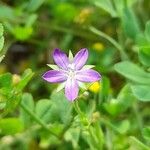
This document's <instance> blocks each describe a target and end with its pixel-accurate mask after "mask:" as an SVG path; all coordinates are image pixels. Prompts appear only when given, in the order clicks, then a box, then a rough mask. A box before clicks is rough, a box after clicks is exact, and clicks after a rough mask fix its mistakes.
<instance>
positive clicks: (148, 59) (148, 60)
mask: <svg viewBox="0 0 150 150" xmlns="http://www.w3.org/2000/svg"><path fill="white" fill-rule="evenodd" d="M149 51H150V48H149ZM139 59H140V62H141V63H142V64H143V65H145V66H147V67H150V55H147V54H146V53H144V52H143V50H142V49H141V50H140V51H139Z"/></svg>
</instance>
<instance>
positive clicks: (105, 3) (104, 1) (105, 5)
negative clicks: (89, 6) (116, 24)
mask: <svg viewBox="0 0 150 150" xmlns="http://www.w3.org/2000/svg"><path fill="white" fill-rule="evenodd" d="M94 2H95V5H96V6H97V7H100V8H102V9H104V10H105V11H107V12H108V13H109V14H110V15H111V16H112V17H116V16H117V14H116V10H115V9H114V7H113V4H112V2H111V1H110V0H100V1H99V0H95V1H94Z"/></svg>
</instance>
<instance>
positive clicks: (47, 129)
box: [20, 103, 58, 138]
mask: <svg viewBox="0 0 150 150" xmlns="http://www.w3.org/2000/svg"><path fill="white" fill-rule="evenodd" d="M20 107H21V108H22V109H23V110H24V111H25V112H26V113H28V114H29V115H30V116H31V117H32V118H33V119H34V120H35V121H36V122H37V123H38V124H39V125H40V126H41V127H42V128H43V129H45V130H46V131H48V132H49V133H50V134H52V135H54V136H55V137H57V138H58V136H57V135H56V134H55V133H53V132H52V131H51V130H50V129H49V128H48V127H47V125H46V124H45V123H44V122H43V121H42V120H41V119H40V118H38V117H37V116H36V115H35V114H34V113H33V112H32V111H31V110H30V109H28V107H26V105H24V104H23V103H20Z"/></svg>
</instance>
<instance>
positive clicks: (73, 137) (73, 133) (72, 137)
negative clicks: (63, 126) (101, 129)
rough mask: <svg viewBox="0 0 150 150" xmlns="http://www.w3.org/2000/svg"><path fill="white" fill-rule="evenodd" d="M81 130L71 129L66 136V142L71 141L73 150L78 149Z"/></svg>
mask: <svg viewBox="0 0 150 150" xmlns="http://www.w3.org/2000/svg"><path fill="white" fill-rule="evenodd" d="M80 132H81V131H80V128H70V129H69V130H67V132H66V133H65V135H64V138H65V140H66V141H71V143H72V145H73V148H74V149H77V148H78V146H79V145H78V141H79V137H80Z"/></svg>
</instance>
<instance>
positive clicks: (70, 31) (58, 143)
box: [0, 0, 150, 150]
mask: <svg viewBox="0 0 150 150" xmlns="http://www.w3.org/2000/svg"><path fill="white" fill-rule="evenodd" d="M149 20H150V1H149V0H72V1H71V0H70V1H69V0H1V1H0V23H2V25H3V26H4V34H3V36H4V38H5V42H4V47H3V49H2V50H0V56H1V57H0V59H1V58H2V57H3V56H4V55H5V57H4V59H3V60H2V62H1V63H0V113H1V117H0V138H1V139H0V149H1V150H11V149H14V150H28V149H29V150H36V149H37V150H39V149H52V150H55V149H58V150H59V149H60V150H70V149H77V150H78V149H79V150H80V149H81V150H84V149H85V150H87V149H90V150H97V149H98V150H102V149H104V150H148V149H150V148H149V147H150V115H149V113H150V103H149V101H150V21H149ZM1 31H2V30H1V28H0V32H1ZM1 33H2V32H1ZM1 36H2V34H0V38H1ZM0 43H2V40H1V39H0ZM55 48H60V49H61V50H63V51H64V52H66V53H67V54H68V53H69V50H71V51H72V52H73V54H75V53H76V52H77V51H79V50H80V49H81V48H87V49H88V50H89V59H88V62H87V64H90V65H95V69H96V70H97V71H98V72H100V73H101V75H102V80H101V81H100V82H96V83H94V84H93V85H92V86H90V88H89V89H88V91H86V92H84V93H83V91H81V94H83V95H82V97H81V98H80V99H79V106H80V108H81V110H82V111H83V114H84V115H85V118H84V119H85V120H82V119H83V118H82V119H81V117H80V115H79V114H78V113H77V112H76V111H75V109H74V107H73V106H72V104H71V103H69V102H68V101H67V100H66V99H65V97H64V94H63V92H59V93H56V92H55V90H56V88H57V84H49V83H47V82H45V81H43V79H42V78H41V76H42V74H43V73H44V72H45V71H47V70H48V69H50V68H49V67H48V66H47V65H46V64H50V63H53V58H52V52H53V50H54V49H55ZM0 49H1V45H0ZM28 68H30V69H28ZM31 70H32V71H31ZM31 78H32V79H31ZM29 81H30V82H29ZM23 106H26V107H23ZM26 108H27V109H26ZM86 119H87V120H86ZM39 122H40V123H39ZM41 122H42V123H43V124H44V126H46V127H44V126H43V125H42V123H41ZM51 132H52V133H51ZM53 134H54V135H53ZM55 134H56V135H57V136H56V137H55Z"/></svg>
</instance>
